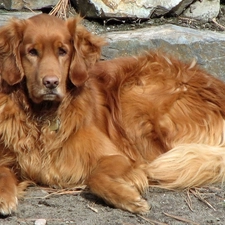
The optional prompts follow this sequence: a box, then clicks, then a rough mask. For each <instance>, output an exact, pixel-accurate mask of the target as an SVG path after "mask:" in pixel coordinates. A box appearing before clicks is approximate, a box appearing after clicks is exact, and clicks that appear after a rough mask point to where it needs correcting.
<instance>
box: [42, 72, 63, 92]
mask: <svg viewBox="0 0 225 225" xmlns="http://www.w3.org/2000/svg"><path fill="white" fill-rule="evenodd" d="M42 82H43V84H44V86H45V87H46V88H49V89H53V88H56V87H57V86H58V85H59V79H58V77H57V76H54V75H53V76H51V75H48V76H45V77H44V78H43V80H42Z"/></svg>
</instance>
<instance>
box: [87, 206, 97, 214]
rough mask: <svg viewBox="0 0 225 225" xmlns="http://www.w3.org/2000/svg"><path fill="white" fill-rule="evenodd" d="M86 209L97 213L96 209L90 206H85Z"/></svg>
mask: <svg viewBox="0 0 225 225" xmlns="http://www.w3.org/2000/svg"><path fill="white" fill-rule="evenodd" d="M87 207H88V208H89V209H91V210H92V211H93V212H96V213H98V210H97V209H96V208H94V207H92V206H90V205H87Z"/></svg>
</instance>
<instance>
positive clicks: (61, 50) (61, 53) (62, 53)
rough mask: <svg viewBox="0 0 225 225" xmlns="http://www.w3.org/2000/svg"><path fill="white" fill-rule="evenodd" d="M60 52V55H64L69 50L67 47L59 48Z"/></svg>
mask: <svg viewBox="0 0 225 225" xmlns="http://www.w3.org/2000/svg"><path fill="white" fill-rule="evenodd" d="M58 54H59V56H64V55H66V54H67V51H66V50H65V49H63V48H59V49H58Z"/></svg>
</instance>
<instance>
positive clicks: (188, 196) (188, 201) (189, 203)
mask: <svg viewBox="0 0 225 225" xmlns="http://www.w3.org/2000/svg"><path fill="white" fill-rule="evenodd" d="M184 200H185V202H186V203H187V205H188V207H189V209H190V210H191V211H192V212H194V210H193V208H192V201H191V197H190V190H187V198H185V199H184Z"/></svg>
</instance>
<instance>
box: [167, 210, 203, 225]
mask: <svg viewBox="0 0 225 225" xmlns="http://www.w3.org/2000/svg"><path fill="white" fill-rule="evenodd" d="M163 214H164V215H166V216H168V217H171V218H173V219H176V220H179V221H182V222H185V223H190V224H194V225H200V224H199V223H196V222H194V221H191V220H188V219H184V218H183V217H180V216H174V215H171V214H168V213H165V212H164V213H163Z"/></svg>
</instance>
